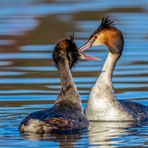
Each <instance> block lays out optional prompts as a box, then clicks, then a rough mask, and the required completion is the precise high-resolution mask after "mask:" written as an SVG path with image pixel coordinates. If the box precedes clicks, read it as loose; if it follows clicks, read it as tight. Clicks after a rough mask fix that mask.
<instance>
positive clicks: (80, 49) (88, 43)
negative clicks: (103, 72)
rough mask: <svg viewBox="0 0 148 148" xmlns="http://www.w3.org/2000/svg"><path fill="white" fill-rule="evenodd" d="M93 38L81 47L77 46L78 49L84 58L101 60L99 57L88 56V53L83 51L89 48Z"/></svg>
mask: <svg viewBox="0 0 148 148" xmlns="http://www.w3.org/2000/svg"><path fill="white" fill-rule="evenodd" d="M93 42H94V40H93V41H88V42H87V43H86V44H85V45H83V46H82V47H80V48H79V51H80V52H81V53H82V54H83V55H84V57H85V58H84V60H90V61H92V60H101V59H100V58H97V57H94V56H90V55H87V54H84V53H83V52H84V51H86V50H87V49H89V48H91V47H92V44H93Z"/></svg>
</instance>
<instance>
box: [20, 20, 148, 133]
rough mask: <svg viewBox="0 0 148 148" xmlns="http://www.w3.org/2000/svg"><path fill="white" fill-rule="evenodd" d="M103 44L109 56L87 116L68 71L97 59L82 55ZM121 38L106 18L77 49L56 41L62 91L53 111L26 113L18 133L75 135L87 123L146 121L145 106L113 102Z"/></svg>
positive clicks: (67, 41)
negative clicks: (79, 64) (115, 69)
mask: <svg viewBox="0 0 148 148" xmlns="http://www.w3.org/2000/svg"><path fill="white" fill-rule="evenodd" d="M99 45H106V46H107V47H108V49H109V54H108V57H107V59H106V61H105V64H104V66H103V69H102V72H101V74H100V76H99V79H98V80H97V82H96V84H95V85H94V87H93V88H92V90H91V92H90V96H89V100H88V104H87V108H86V116H87V118H86V116H85V115H84V114H83V109H82V105H81V101H80V97H79V94H78V92H77V88H76V87H75V85H74V82H73V80H72V75H71V72H70V69H71V68H72V66H73V65H74V64H75V63H76V62H77V61H78V60H97V58H94V57H91V56H87V55H85V54H83V53H82V52H84V51H85V50H86V49H88V48H90V47H92V46H99ZM123 45H124V39H123V35H122V33H121V31H120V30H119V29H117V28H116V27H115V26H114V25H113V22H112V21H110V20H109V19H108V18H105V19H102V22H101V25H100V26H99V27H98V28H97V30H96V31H95V32H94V33H93V34H92V35H91V36H90V38H89V39H88V42H87V43H86V44H85V45H84V46H82V47H81V48H80V49H79V50H78V49H77V47H76V45H75V43H74V41H73V37H71V39H65V40H61V41H59V42H58V44H57V45H56V47H55V49H54V51H53V61H54V62H55V64H56V66H57V68H58V70H59V73H60V78H61V85H62V87H61V90H60V93H59V96H58V98H57V101H56V102H55V104H54V105H53V107H52V108H49V109H46V110H41V111H37V112H34V113H31V114H29V115H28V116H27V117H25V118H24V120H23V121H22V122H21V124H20V126H19V129H20V131H21V132H36V133H47V132H75V131H79V130H82V129H87V128H88V126H89V123H88V120H97V121H145V120H146V119H147V118H148V107H146V106H144V105H142V104H139V103H135V102H132V101H126V100H120V101H118V100H117V99H116V96H115V94H114V88H113V84H112V75H113V70H114V67H115V65H116V63H117V61H118V60H119V58H120V56H121V54H122V51H123Z"/></svg>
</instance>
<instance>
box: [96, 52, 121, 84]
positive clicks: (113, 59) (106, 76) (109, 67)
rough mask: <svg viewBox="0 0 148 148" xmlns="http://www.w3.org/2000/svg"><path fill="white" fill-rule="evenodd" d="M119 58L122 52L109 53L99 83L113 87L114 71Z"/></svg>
mask: <svg viewBox="0 0 148 148" xmlns="http://www.w3.org/2000/svg"><path fill="white" fill-rule="evenodd" d="M119 58H120V54H113V53H111V52H109V53H108V56H107V59H106V61H105V63H104V65H103V68H102V72H101V74H100V76H99V79H98V81H97V84H101V85H103V84H104V83H105V84H107V85H109V86H110V87H113V86H112V76H113V71H114V68H115V66H116V63H117V61H118V59H119Z"/></svg>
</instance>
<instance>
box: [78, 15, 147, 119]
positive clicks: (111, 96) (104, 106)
mask: <svg viewBox="0 0 148 148" xmlns="http://www.w3.org/2000/svg"><path fill="white" fill-rule="evenodd" d="M99 45H105V46H107V48H108V49H109V53H108V56H107V59H106V61H105V63H104V66H103V69H102V72H101V74H100V76H99V78H98V80H97V82H96V83H95V85H94V86H93V88H92V90H91V92H90V96H89V100H88V104H87V107H86V115H87V117H88V119H89V120H99V121H144V120H147V119H148V107H147V106H144V105H142V104H139V103H136V102H132V101H128V100H120V101H119V100H117V98H116V96H115V93H114V88H113V84H112V75H113V71H114V67H115V65H116V63H117V61H118V60H119V58H120V56H121V55H122V51H123V46H124V38H123V35H122V33H121V31H120V30H119V29H117V28H116V27H115V26H114V23H113V21H111V20H109V18H108V17H107V18H103V19H102V22H101V25H100V26H99V27H98V28H97V30H96V31H95V32H94V33H93V34H92V35H91V36H90V38H89V39H88V41H87V43H86V44H85V45H84V46H82V47H81V48H80V49H79V50H80V51H81V52H82V51H85V50H86V49H88V48H90V47H92V46H99Z"/></svg>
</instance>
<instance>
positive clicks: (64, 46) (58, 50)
mask: <svg viewBox="0 0 148 148" xmlns="http://www.w3.org/2000/svg"><path fill="white" fill-rule="evenodd" d="M52 56H53V61H54V62H55V64H56V66H57V67H59V63H60V64H62V63H63V64H65V61H66V62H67V63H68V64H69V67H70V68H72V67H73V65H75V63H77V62H78V60H99V59H98V58H96V57H92V56H89V55H86V54H84V53H83V52H81V51H80V50H78V48H77V46H76V44H75V42H74V36H70V39H63V40H60V41H59V42H58V43H57V45H56V46H55V48H54V51H53V55H52Z"/></svg>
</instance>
